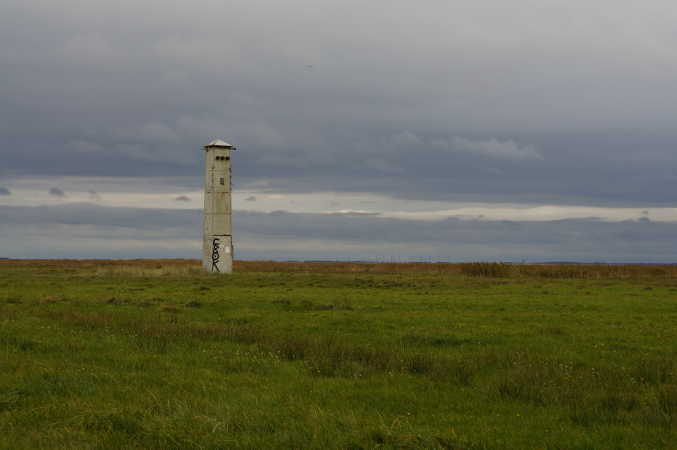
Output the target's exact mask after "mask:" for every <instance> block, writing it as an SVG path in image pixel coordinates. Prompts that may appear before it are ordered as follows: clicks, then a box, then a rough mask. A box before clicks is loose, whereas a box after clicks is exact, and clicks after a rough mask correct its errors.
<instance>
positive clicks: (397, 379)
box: [0, 260, 677, 449]
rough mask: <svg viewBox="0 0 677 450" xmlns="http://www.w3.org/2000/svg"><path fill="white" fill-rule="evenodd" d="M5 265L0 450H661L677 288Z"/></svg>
mask: <svg viewBox="0 0 677 450" xmlns="http://www.w3.org/2000/svg"><path fill="white" fill-rule="evenodd" d="M236 270H237V273H236V274H235V275H233V276H227V277H224V276H211V275H207V274H203V273H202V272H201V270H200V268H199V264H198V262H197V261H185V260H176V261H173V260H172V261H169V260H167V261H162V260H156V261H149V260H139V261H0V448H8V449H22V448H31V449H32V448H63V449H66V448H68V449H70V448H111V449H118V448H139V449H148V448H157V449H171V448H177V449H184V448H186V449H192V448H195V449H201V448H205V449H217V448H257V449H258V448H261V449H263V448H323V449H334V448H345V449H358V448H444V449H615V448H618V449H621V448H622V449H668V448H677V432H676V431H675V430H676V429H677V362H676V358H677V268H675V267H642V266H634V267H633V266H611V267H606V266H504V265H494V264H476V265H454V264H355V263H265V262H239V263H237V265H236Z"/></svg>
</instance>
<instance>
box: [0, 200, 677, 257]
mask: <svg viewBox="0 0 677 450" xmlns="http://www.w3.org/2000/svg"><path fill="white" fill-rule="evenodd" d="M201 220H202V215H201V211H200V210H161V209H148V210H144V209H133V208H104V207H100V206H95V205H86V204H80V205H78V204H70V205H62V206H50V207H14V206H0V248H3V249H4V252H5V255H3V256H12V257H35V256H42V257H65V256H70V257H74V256H90V257H93V256H96V257H119V256H126V257H137V256H138V257H144V256H145V257H155V256H158V257H159V256H180V257H195V258H197V257H199V253H200V250H199V248H200V239H201V234H200V233H201ZM234 220H235V224H234V227H235V232H234V235H235V243H236V248H237V249H238V257H240V258H274V259H362V260H368V259H386V260H388V259H389V260H395V259H403V258H405V259H410V260H440V261H472V260H506V261H522V260H525V259H526V260H528V261H548V260H574V261H588V262H599V261H606V262H675V261H674V255H675V254H676V253H677V247H676V244H675V242H677V227H675V225H674V224H673V223H661V222H651V221H647V220H636V221H626V222H613V223H611V222H603V221H600V220H596V219H586V220H561V221H548V222H514V221H480V220H459V219H447V220H443V221H438V222H427V221H409V220H398V219H386V218H382V217H378V216H370V215H360V214H293V213H289V212H284V211H276V212H274V213H269V214H266V213H255V212H246V211H236V213H235V215H234ZM46 225H48V226H46ZM45 230H49V235H45ZM54 241H58V242H59V243H60V244H59V246H58V250H57V247H55V246H54V245H53V242H54ZM50 242H51V243H52V244H50Z"/></svg>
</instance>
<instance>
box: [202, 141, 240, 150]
mask: <svg viewBox="0 0 677 450" xmlns="http://www.w3.org/2000/svg"><path fill="white" fill-rule="evenodd" d="M211 147H219V148H230V149H233V150H234V147H233V146H232V145H230V144H229V143H228V142H224V141H222V140H221V139H214V140H213V141H211V142H210V143H209V144H207V145H205V148H211Z"/></svg>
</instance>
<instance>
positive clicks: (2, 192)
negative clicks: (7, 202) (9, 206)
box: [0, 186, 12, 196]
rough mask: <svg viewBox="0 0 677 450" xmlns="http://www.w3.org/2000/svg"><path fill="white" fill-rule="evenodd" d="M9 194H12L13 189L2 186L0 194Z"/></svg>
mask: <svg viewBox="0 0 677 450" xmlns="http://www.w3.org/2000/svg"><path fill="white" fill-rule="evenodd" d="M7 195H12V191H10V190H9V189H8V188H6V187H2V186H0V196H7Z"/></svg>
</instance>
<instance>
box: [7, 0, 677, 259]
mask: <svg viewBox="0 0 677 450" xmlns="http://www.w3.org/2000/svg"><path fill="white" fill-rule="evenodd" d="M0 17H2V18H3V20H2V21H0V63H1V67H2V71H1V73H2V76H1V77H0V257H2V256H7V257H64V256H65V257H68V256H71V257H107V256H111V257H127V256H129V257H132V256H133V257H143V256H148V257H154V256H180V257H199V251H200V235H199V233H200V231H201V226H200V208H201V204H202V203H201V202H202V197H201V195H202V194H201V192H200V190H201V186H202V180H201V176H202V170H201V167H202V164H203V160H202V158H203V155H202V151H201V146H202V145H204V144H205V143H207V142H209V141H210V140H212V139H214V138H222V139H224V140H226V141H228V142H230V143H232V144H234V145H235V146H237V148H238V150H237V151H236V153H235V154H234V155H233V158H232V162H233V177H234V188H235V193H234V205H235V208H236V212H235V238H234V240H235V244H236V249H237V256H238V257H242V258H274V259H304V258H308V259H333V258H336V259H394V260H407V259H417V260H419V259H429V260H451V261H459V260H478V259H482V260H520V261H521V260H530V261H540V260H562V259H567V260H579V261H616V262H617V261H644V262H677V257H674V256H673V255H676V254H677V244H675V242H677V241H676V240H675V239H672V237H677V236H673V235H675V234H677V205H676V204H675V202H674V201H673V198H674V196H675V193H676V192H677V158H675V154H676V152H677V127H675V118H677V77H675V73H677V54H676V53H675V51H674V49H675V48H677V28H676V27H675V26H674V24H675V23H677V6H675V4H674V2H668V1H663V0H650V1H647V2H636V1H632V2H631V1H625V0H614V1H610V0H596V1H594V2H590V1H582V0H568V1H559V0H516V1H511V2H506V1H504V0H473V1H471V0H426V1H423V2H410V1H407V2H405V1H400V0H389V1H385V0H383V1H381V0H376V1H371V2H362V1H360V2H357V1H353V0H342V1H336V0H333V1H322V0H313V1H310V0H289V1H285V2H280V1H272V0H266V1H264V0H247V1H244V0H243V1H240V0H231V1H228V2H223V1H217V0H193V1H184V0H178V1H167V0H165V1H159V0H152V1H149V0H135V1H131V0H117V1H110V0H107V1H100V0H87V1H84V0H82V1H75V0H61V1H59V2H54V1H47V0H45V1H40V0H21V1H18V0H4V1H3V2H2V3H0Z"/></svg>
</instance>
